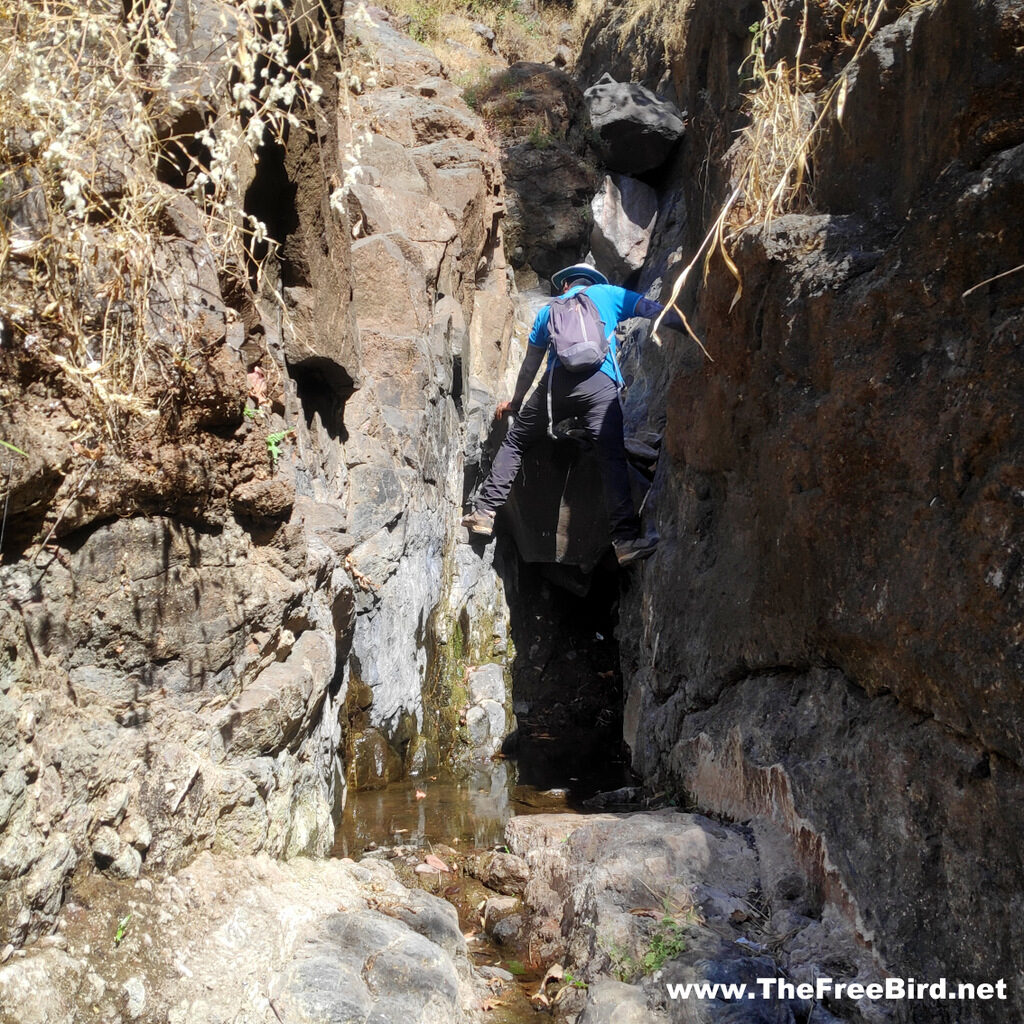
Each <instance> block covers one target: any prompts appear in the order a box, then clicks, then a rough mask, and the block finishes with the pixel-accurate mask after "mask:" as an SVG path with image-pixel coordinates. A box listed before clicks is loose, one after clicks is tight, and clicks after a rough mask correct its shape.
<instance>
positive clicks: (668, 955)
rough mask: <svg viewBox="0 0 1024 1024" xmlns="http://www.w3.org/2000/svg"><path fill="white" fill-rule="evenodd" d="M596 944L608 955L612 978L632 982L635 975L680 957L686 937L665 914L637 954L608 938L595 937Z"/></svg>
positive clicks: (647, 971)
mask: <svg viewBox="0 0 1024 1024" xmlns="http://www.w3.org/2000/svg"><path fill="white" fill-rule="evenodd" d="M598 946H599V947H600V948H601V949H603V950H604V951H605V953H607V954H608V959H609V960H611V966H612V973H613V974H614V975H615V977H616V978H617V979H618V980H619V981H624V982H632V981H634V980H635V979H636V978H637V976H638V975H641V974H654V972H655V971H660V970H661V968H662V967H664V966H665V964H666V963H668V961H669V960H672V959H674V958H675V957H677V956H679V954H680V953H682V952H684V951H685V949H686V939H685V936H684V932H683V926H682V925H681V924H680V923H679V922H678V921H677V920H676V919H675V918H674V917H672V915H671V914H665V916H664V917H662V919H661V921H660V923H659V925H658V927H657V928H656V929H655V930H654V932H653V934H652V935H651V937H650V940H649V941H648V943H647V947H646V949H644V951H643V952H642V953H639V954H638V955H634V954H633V953H631V952H629V951H627V950H625V949H623V947H622V946H620V945H618V943H616V942H614V941H612V940H611V939H604V938H600V939H598Z"/></svg>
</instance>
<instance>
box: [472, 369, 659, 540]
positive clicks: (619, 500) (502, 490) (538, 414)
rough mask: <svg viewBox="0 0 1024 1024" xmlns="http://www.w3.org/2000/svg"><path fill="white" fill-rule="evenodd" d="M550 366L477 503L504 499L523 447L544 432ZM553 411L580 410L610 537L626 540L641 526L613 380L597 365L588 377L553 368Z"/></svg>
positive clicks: (564, 414)
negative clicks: (598, 475)
mask: <svg viewBox="0 0 1024 1024" xmlns="http://www.w3.org/2000/svg"><path fill="white" fill-rule="evenodd" d="M547 405H548V371H547V369H546V368H545V371H544V378H543V381H542V383H541V385H540V386H539V387H538V388H537V389H536V390H535V391H534V392H533V395H531V397H530V400H529V401H528V402H526V404H525V405H524V406H523V407H522V409H521V410H520V412H519V415H518V416H516V418H515V422H514V423H513V424H512V427H511V428H510V429H509V432H508V434H507V435H506V436H505V440H504V441H503V442H502V445H501V448H499V449H498V454H497V455H496V456H495V458H494V465H493V466H492V467H491V472H490V475H489V476H488V477H487V479H486V480H485V481H484V482H483V485H482V486H481V488H480V494H479V496H478V498H477V502H476V507H477V508H479V509H486V510H487V511H489V512H494V511H496V510H497V509H498V508H500V507H501V506H502V505H504V504H505V502H506V501H507V500H508V496H509V492H510V491H511V490H512V484H513V483H515V479H516V474H517V473H518V472H519V467H520V465H522V461H523V455H524V454H525V453H526V451H527V449H528V448H529V447H530V446H531V445H534V444H536V443H537V442H538V441H539V440H541V438H543V437H544V435H545V434H546V433H547V428H548V410H547ZM551 411H552V417H553V419H554V421H555V423H557V422H558V421H559V420H564V419H568V418H569V417H573V416H578V417H580V418H581V419H582V420H583V426H584V429H585V430H586V432H587V435H588V438H589V439H590V440H591V441H592V442H593V443H594V446H595V448H596V451H597V456H598V459H599V460H600V466H601V482H602V484H603V486H604V500H605V505H606V506H607V508H608V519H609V523H610V526H611V534H612V539H613V540H627V539H629V538H630V537H635V536H636V535H637V533H638V532H639V520H638V518H637V515H636V513H635V511H634V510H633V496H632V494H631V493H630V489H629V470H628V468H627V466H626V449H625V447H624V445H623V440H622V407H621V406H620V405H619V391H618V388H617V387H616V385H615V381H613V380H612V379H611V377H609V376H608V375H607V374H605V373H602V372H601V371H600V370H596V371H595V372H594V373H592V374H591V375H590V376H589V377H586V376H581V375H579V374H573V373H567V372H566V371H565V370H563V369H562V368H561V367H556V368H555V373H554V378H553V380H552V383H551Z"/></svg>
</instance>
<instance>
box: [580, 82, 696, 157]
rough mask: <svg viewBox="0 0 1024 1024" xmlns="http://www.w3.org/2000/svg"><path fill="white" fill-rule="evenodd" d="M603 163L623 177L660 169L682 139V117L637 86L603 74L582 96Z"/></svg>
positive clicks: (652, 94)
mask: <svg viewBox="0 0 1024 1024" xmlns="http://www.w3.org/2000/svg"><path fill="white" fill-rule="evenodd" d="M583 96H584V98H585V99H586V102H587V109H588V110H589V112H590V123H591V124H592V125H593V127H594V130H595V131H596V132H597V135H598V138H599V139H600V144H601V152H602V155H603V156H604V160H605V163H606V164H607V165H608V166H609V167H610V168H611V169H612V170H613V171H621V172H622V173H623V174H643V173H644V172H645V171H651V170H654V168H656V167H660V166H661V165H662V164H663V163H664V162H665V160H666V159H667V158H668V156H669V154H670V153H671V152H672V149H673V147H674V146H675V144H676V143H677V142H678V141H679V139H680V138H681V137H682V135H683V115H682V114H680V112H679V109H678V108H677V107H676V106H675V104H673V103H670V102H668V100H659V99H658V97H657V96H655V95H654V93H653V92H651V91H650V89H645V88H644V87H643V86H642V85H639V84H637V83H636V82H616V81H615V79H614V78H612V76H611V75H608V74H605V75H602V76H601V78H600V79H598V81H597V83H596V84H594V85H592V86H591V87H590V88H589V89H587V91H586V92H585V93H584V94H583Z"/></svg>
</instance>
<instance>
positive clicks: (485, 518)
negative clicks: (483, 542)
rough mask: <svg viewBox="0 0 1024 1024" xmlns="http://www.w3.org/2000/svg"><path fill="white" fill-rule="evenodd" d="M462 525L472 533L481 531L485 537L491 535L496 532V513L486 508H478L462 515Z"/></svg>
mask: <svg viewBox="0 0 1024 1024" xmlns="http://www.w3.org/2000/svg"><path fill="white" fill-rule="evenodd" d="M462 525H463V526H465V527H466V529H468V530H469V532H470V533H479V534H482V535H483V536H484V537H490V535H491V534H492V533H494V513H493V512H490V511H488V510H487V509H485V508H478V509H477V510H476V511H475V512H471V513H470V514H469V515H468V516H463V517H462Z"/></svg>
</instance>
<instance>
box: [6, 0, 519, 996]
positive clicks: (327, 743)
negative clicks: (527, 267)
mask: <svg viewBox="0 0 1024 1024" xmlns="http://www.w3.org/2000/svg"><path fill="white" fill-rule="evenodd" d="M200 8H202V9H201V10H200V11H199V13H198V14H197V16H196V18H195V19H193V22H191V23H190V24H191V28H190V29H189V32H191V34H188V33H186V35H187V39H186V38H185V36H181V32H184V31H185V28H184V27H183V25H184V22H183V21H182V18H183V17H184V15H183V13H182V10H183V9H182V8H181V5H177V6H172V9H171V10H170V11H169V12H168V14H167V16H168V18H170V19H171V20H172V22H173V24H172V26H171V27H172V28H173V29H174V32H173V33H172V34H174V37H175V38H178V39H179V42H180V44H181V45H183V46H184V45H185V44H186V43H187V47H188V51H187V52H188V53H189V54H191V55H193V56H195V57H196V59H197V62H198V64H201V65H202V66H196V67H195V68H193V69H192V71H194V73H195V75H196V76H198V78H197V80H199V79H202V81H204V82H209V83H210V88H211V89H215V88H216V87H217V83H218V82H220V81H221V78H220V77H218V76H219V75H220V73H221V71H222V69H219V68H217V67H214V66H212V64H209V62H206V63H204V61H205V60H206V58H205V56H204V55H208V54H210V53H214V52H216V50H217V33H218V32H224V33H228V34H229V35H230V33H231V32H232V31H233V28H232V26H231V24H229V23H223V22H220V21H218V20H217V19H216V18H214V17H213V16H212V15H213V12H211V11H209V10H206V9H205V7H204V6H203V5H202V4H201V5H200ZM378 14H380V15H382V12H378ZM208 15H209V16H208ZM229 21H230V19H229ZM179 30H180V31H179ZM337 30H338V35H339V38H340V39H343V40H344V49H345V53H344V56H343V57H342V58H341V60H342V65H338V66H337V67H336V68H335V69H336V70H339V71H340V70H341V67H343V69H344V71H343V73H342V78H343V79H344V81H345V82H346V83H350V85H351V91H350V92H349V93H348V94H347V95H346V96H343V97H342V98H341V101H340V102H339V98H338V96H337V93H336V88H335V85H331V86H330V88H329V89H325V90H324V98H323V101H322V103H320V104H319V105H318V106H317V108H316V110H315V111H312V112H311V113H310V115H309V116H310V117H311V118H313V119H314V121H315V128H316V131H310V132H306V131H305V129H303V130H302V131H296V132H294V133H293V135H292V136H291V137H290V138H289V140H288V144H287V145H286V146H285V147H283V148H282V149H281V151H280V152H277V151H275V152H274V153H273V154H271V153H268V154H266V159H265V160H262V161H261V163H260V166H259V168H255V169H254V168H252V167H249V168H247V169H245V168H243V169H242V170H244V171H245V173H244V174H241V175H240V185H239V187H240V188H241V189H242V190H243V191H244V192H246V196H247V198H246V203H247V205H246V209H250V208H252V209H253V210H254V211H255V213H256V214H259V215H266V216H267V218H268V224H270V225H271V226H272V230H280V231H281V232H283V241H282V245H281V247H280V251H279V254H278V255H279V263H278V265H277V267H276V270H275V272H276V273H279V274H280V278H281V280H280V283H281V294H280V299H281V301H280V302H278V301H276V300H275V301H274V302H270V303H269V304H268V303H267V302H265V301H264V297H262V296H260V295H256V294H254V293H252V291H251V290H250V289H249V288H248V286H246V285H244V284H243V283H242V282H239V281H231V280H227V279H221V278H219V277H218V276H217V274H216V273H214V271H213V264H212V262H211V261H210V259H209V253H208V252H207V250H208V248H209V247H208V245H207V240H206V238H205V236H204V235H203V233H202V221H201V219H200V218H199V217H198V216H197V215H196V214H197V211H196V210H195V208H194V207H192V206H191V205H190V203H189V202H188V201H187V200H186V198H185V197H184V196H182V195H180V194H178V193H176V191H175V190H174V189H173V188H171V186H169V185H168V186H165V192H166V193H167V195H166V198H167V205H166V208H165V209H164V211H163V212H162V213H161V220H160V227H161V230H166V231H167V233H168V234H167V238H165V239H163V242H162V243H161V244H162V246H163V247H162V248H161V253H162V258H165V259H166V262H167V266H166V267H165V268H163V269H164V270H165V272H164V273H163V274H162V275H158V276H160V279H161V280H162V281H163V286H164V288H165V289H171V290H172V291H174V292H175V293H180V295H181V296H182V297H183V301H185V306H184V307H183V308H184V309H185V313H186V316H187V319H188V320H189V324H186V325H184V326H183V325H182V324H181V323H180V322H178V320H177V319H175V318H170V319H167V320H166V322H164V323H162V325H161V327H160V330H161V331H164V332H165V333H166V332H168V331H170V332H171V333H172V334H174V332H178V334H180V333H181V332H183V331H185V330H186V328H188V329H190V330H191V329H192V328H195V330H194V331H193V333H194V334H196V335H197V336H200V340H201V341H202V342H203V344H204V346H205V348H204V355H203V357H202V359H199V358H198V357H197V359H196V361H195V363H196V365H195V366H194V367H192V369H191V370H190V372H191V374H192V376H191V377H190V378H189V390H188V391H187V393H185V394H184V396H183V397H180V405H181V409H180V414H178V415H177V416H176V417H170V416H168V417H165V418H164V419H161V420H160V422H159V424H158V426H157V427H155V428H154V429H153V431H151V432H150V434H146V433H145V432H143V433H141V434H132V435H131V438H130V442H131V443H130V444H128V445H127V447H125V448H124V450H122V449H120V448H117V447H116V446H114V445H112V444H108V445H102V444H101V445H98V446H97V447H96V448H95V449H88V450H86V449H83V451H85V454H83V453H82V452H81V451H79V450H78V449H69V447H68V440H67V439H68V437H71V436H74V435H75V431H76V430H77V429H78V428H77V427H74V426H73V423H74V422H75V421H74V420H73V418H72V417H73V416H74V415H75V413H76V408H77V407H76V406H75V404H74V401H73V400H71V401H70V405H69V404H68V403H69V399H67V396H66V395H63V393H60V392H59V389H57V390H55V391H53V392H51V391H49V390H47V389H48V388H50V387H56V386H55V385H53V383H52V382H53V375H52V374H51V375H47V374H46V373H43V372H42V370H41V369H40V364H39V362H38V356H37V355H36V356H34V355H33V354H32V353H31V352H27V351H26V352H24V353H22V352H17V353H15V352H12V351H10V350H9V349H8V348H7V347H5V348H4V349H3V351H2V353H0V356H2V357H3V359H4V360H6V362H5V367H6V366H7V365H8V363H9V364H10V369H11V373H10V374H7V375H5V387H7V388H8V389H9V390H8V392H5V403H4V407H3V410H2V412H0V421H2V429H0V434H2V436H3V438H4V439H5V440H7V439H8V438H10V443H12V444H16V445H17V444H18V443H19V441H22V440H24V438H23V437H22V433H19V431H20V432H23V433H24V434H25V436H26V437H33V438H34V439H35V440H34V441H33V443H32V444H28V442H26V444H27V447H28V448H30V449H31V450H32V456H31V457H30V458H22V459H21V462H20V463H19V465H18V466H17V467H16V472H12V474H11V481H12V495H11V501H10V505H9V510H8V511H9V519H10V522H9V523H8V526H9V529H8V531H7V532H6V534H5V537H6V540H5V544H6V545H9V546H8V547H7V548H6V550H5V552H4V564H3V565H0V582H2V585H3V590H4V593H5V595H6V596H7V597H8V600H6V601H5V602H3V604H2V606H0V886H2V889H3V892H2V903H0V939H2V942H0V949H2V948H3V947H4V946H7V945H10V946H13V947H18V946H21V945H22V944H24V943H26V942H30V941H32V940H34V939H37V938H39V937H40V936H41V935H43V934H45V933H46V932H47V931H49V930H51V929H52V928H53V925H54V922H55V920H56V918H57V916H58V913H59V910H60V907H61V904H62V902H63V901H64V899H65V897H66V893H67V891H68V886H69V882H70V880H71V878H72V876H73V874H74V873H75V872H76V870H77V871H78V873H79V876H81V877H86V876H88V874H89V872H90V871H91V870H96V871H99V872H102V873H103V874H104V875H105V876H107V877H110V878H116V879H120V880H125V881H129V880H131V879H134V878H136V877H138V876H139V875H140V874H141V876H142V880H143V881H145V880H146V878H147V875H149V874H151V873H153V872H154V870H159V871H166V870H177V869H178V868H180V867H181V866H183V865H184V864H187V863H188V862H189V861H191V860H192V859H193V858H194V857H195V856H196V855H197V854H199V853H200V852H202V851H204V850H213V851H215V852H218V853H226V854H233V855H237V856H245V855H249V854H254V853H257V852H261V851H262V852H266V853H269V854H271V855H273V856H279V857H295V856H298V855H302V854H310V855H320V854H323V853H325V852H326V851H327V850H328V849H329V848H330V845H331V843H332V840H333V832H334V824H333V818H332V815H333V814H334V813H335V812H336V811H337V810H338V809H339V808H340V806H341V804H342V801H343V800H344V794H345V788H346V775H347V773H348V769H349V767H350V765H349V764H346V761H345V758H346V754H347V753H352V752H353V748H354V738H353V737H352V736H346V735H344V730H345V729H347V728H348V727H349V725H350V719H349V717H348V716H347V714H346V711H347V708H346V704H345V700H346V696H347V694H348V692H349V691H350V690H351V691H353V692H358V694H359V697H360V700H361V704H360V708H359V710H360V713H361V714H362V715H364V716H365V723H364V724H365V726H366V728H367V729H368V730H370V731H373V734H374V735H375V736H376V737H377V738H379V740H380V743H381V744H383V747H384V748H385V749H384V750H383V751H381V752H380V753H381V758H379V759H378V760H381V761H382V763H385V764H390V765H393V766H394V773H395V774H400V773H402V772H403V771H406V770H408V768H409V767H410V766H411V765H412V764H413V763H415V764H417V765H419V766H421V767H422V766H423V765H427V764H436V763H437V759H438V756H439V748H440V745H441V742H442V739H445V740H447V741H448V742H449V743H450V742H451V737H444V738H442V736H441V735H440V730H439V728H438V726H437V723H436V716H434V715H427V714H425V713H424V701H425V700H426V699H429V698H430V697H431V696H432V695H434V691H433V690H432V689H431V680H432V679H434V678H435V677H436V676H439V675H443V669H444V667H443V665H442V664H441V662H442V661H443V659H444V658H445V657H446V656H447V650H448V648H446V646H445V645H446V643H447V641H448V640H449V639H450V638H451V636H452V634H453V632H454V628H455V625H454V624H455V623H458V622H459V621H460V618H465V620H466V622H467V632H469V633H474V631H475V632H476V633H479V632H481V631H482V630H483V627H482V626H480V625H479V624H478V620H480V619H485V620H486V623H487V627H486V634H487V636H486V640H487V643H488V644H491V643H493V642H494V638H495V637H497V636H500V635H503V631H504V626H503V621H504V619H503V616H504V614H505V613H503V600H504V599H503V593H502V589H501V585H500V583H499V581H498V579H497V576H496V574H495V573H494V571H493V569H492V566H491V562H490V558H489V557H487V558H480V557H479V556H473V558H472V559H469V558H467V557H466V553H465V552H461V553H460V552H459V551H458V550H457V545H456V527H457V521H458V514H459V511H460V507H461V501H462V488H463V478H464V462H465V459H466V453H469V455H470V457H473V455H474V453H476V455H477V457H478V453H479V449H480V442H481V438H482V437H483V436H484V434H485V433H486V424H487V422H488V421H489V420H490V414H491V411H492V408H493V398H492V395H493V393H494V392H496V391H499V390H501V391H504V390H507V389H508V383H507V381H506V380H505V378H506V377H507V376H508V374H509V373H510V372H511V373H514V369H515V366H514V364H515V362H516V360H515V358H514V355H515V354H514V353H513V351H512V348H513V346H512V344H511V324H512V306H511V300H510V297H509V278H508V274H507V271H506V267H505V264H504V259H503V255H502V244H501V233H500V223H499V220H500V212H501V200H500V191H501V182H502V177H501V171H500V167H499V165H498V159H497V155H496V153H495V152H494V151H493V150H492V147H491V145H490V143H489V142H488V141H487V139H486V137H485V136H484V133H483V132H482V128H481V124H480V122H479V121H478V119H477V118H476V116H475V115H474V114H473V113H472V112H471V111H470V110H469V109H468V108H467V107H466V105H465V104H464V103H463V102H462V100H461V98H460V96H459V91H458V90H457V89H456V88H455V86H453V85H452V84H451V83H450V82H448V81H447V80H446V79H445V78H444V75H443V71H442V68H441V66H440V65H439V63H438V62H437V60H436V59H435V58H434V57H433V56H432V55H431V54H430V53H429V52H428V51H426V50H425V49H424V48H422V47H420V46H419V45H417V44H415V43H413V42H412V41H411V40H409V39H408V38H406V37H403V36H401V35H400V34H399V33H397V32H395V31H394V30H393V29H391V28H390V27H389V26H388V25H387V24H386V22H385V21H384V20H383V17H378V18H377V20H374V19H373V18H371V17H370V16H369V15H368V14H366V13H365V10H364V9H363V8H361V6H358V7H357V6H356V5H351V6H349V7H348V8H347V9H346V11H345V16H344V18H343V19H342V18H339V19H338V23H337ZM331 60H332V61H333V60H334V57H332V58H331ZM207 64H209V66H207ZM373 68H377V69H380V68H385V69H386V71H382V72H380V80H379V81H377V83H376V85H371V86H369V87H367V86H365V84H364V80H365V79H367V78H368V77H369V73H368V72H369V69H373ZM186 70H188V69H186V68H183V69H182V74H184V73H185V72H186ZM324 74H325V75H326V76H327V79H326V80H327V81H328V83H335V84H336V83H337V80H338V79H337V77H336V76H335V75H334V73H333V71H331V70H330V69H328V68H327V67H326V64H325V67H324ZM357 83H358V84H357ZM189 88H191V86H189ZM124 102H125V103H127V104H128V105H129V106H130V104H131V102H132V97H130V96H129V97H127V99H125V101H124ZM188 114H189V112H188V111H185V112H184V114H182V116H188ZM318 140H319V141H320V142H322V143H323V145H318V144H317V143H318ZM339 159H340V161H341V163H340V164H339ZM336 171H337V172H338V173H335V172H336ZM150 173H152V171H150ZM282 195H283V196H285V197H286V199H287V202H284V203H282V199H281V197H282ZM238 200H239V202H238V205H239V207H241V205H242V196H239V197H238ZM26 203H28V205H27V206H26ZM261 204H262V205H266V207H267V209H266V210H264V209H262V206H261ZM22 206H23V207H25V208H24V209H22V210H21V211H20V212H19V214H18V216H19V218H21V219H20V220H19V223H21V222H22V221H24V220H25V218H26V217H29V214H30V213H31V208H30V207H31V203H30V202H29V200H26V201H25V203H22ZM271 214H272V215H273V216H271ZM164 243H166V244H164ZM196 275H199V276H198V277H197V276H196ZM206 293H209V296H210V297H209V301H208V303H207V305H205V306H203V309H205V310H206V311H207V314H209V315H206V314H204V315H205V316H206V318H205V319H204V320H203V321H202V323H201V324H198V321H197V322H196V323H193V322H192V321H196V318H197V317H198V316H199V313H198V312H196V310H198V308H199V306H198V304H201V300H203V296H204V295H205V294H206ZM204 301H205V300H204ZM193 302H194V303H196V304H197V305H196V310H193V308H192V306H191V305H190V303H193ZM154 308H155V309H157V311H158V312H159V303H157V304H156V306H155V307H154ZM179 312H180V310H179ZM199 328H201V330H200V329H199ZM161 336H163V335H161ZM189 336H190V337H192V335H191V334H190V335H189ZM5 337H6V335H5ZM172 341H174V342H175V343H178V342H179V341H180V338H178V336H177V334H174V338H172ZM168 344H170V342H168ZM510 366H511V369H510ZM37 378H38V379H37ZM247 396H248V399H249V404H248V415H245V416H243V412H242V410H243V407H244V406H245V405H246V400H247ZM176 430H177V431H180V432H181V433H180V434H178V433H175V431H176ZM79 448H82V446H81V445H79ZM22 463H23V464H22ZM50 503H55V504H59V508H56V507H55V508H51V507H50ZM51 526H52V527H53V530H52V533H51V535H50V536H49V537H48V538H47V539H48V540H50V541H51V542H53V543H51V544H50V546H49V547H48V548H47V550H46V551H45V552H44V551H43V550H42V549H41V547H40V541H42V540H43V539H44V538H46V535H47V532H48V531H49V528H50V527H51ZM474 635H475V633H474ZM481 642H482V641H481ZM479 646H480V643H477V647H479ZM442 696H443V695H442ZM495 728H496V729H497V723H496V724H495ZM347 741H353V742H351V743H349V744H348V748H346V743H347ZM355 774H356V775H357V776H358V777H356V778H355V779H354V781H357V782H358V781H361V780H362V779H363V775H365V774H366V773H363V774H362V775H360V774H359V773H355ZM367 781H368V783H370V784H376V782H377V781H379V780H378V779H376V778H367ZM123 980H124V981H127V979H123ZM118 991H120V987H119V988H118ZM137 995H138V994H137V993H136V994H135V995H133V996H131V998H132V999H135V1000H136V1002H137V999H136V996H137ZM125 998H126V999H127V998H129V997H128V996H126V997H125ZM146 998H147V1007H148V1006H149V1002H148V1000H149V996H148V995H147V997H146ZM133 1005H134V1003H133ZM144 1012H145V1013H148V1012H149V1010H148V1008H147V1009H146V1010H145V1011H144Z"/></svg>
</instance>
